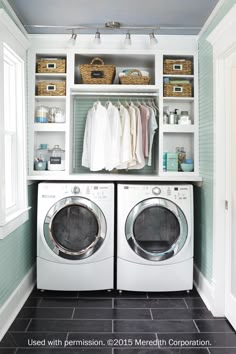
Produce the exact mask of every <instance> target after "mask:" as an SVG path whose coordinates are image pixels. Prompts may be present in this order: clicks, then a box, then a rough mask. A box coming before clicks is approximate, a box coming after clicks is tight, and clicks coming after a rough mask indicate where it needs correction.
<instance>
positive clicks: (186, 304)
mask: <svg viewBox="0 0 236 354" xmlns="http://www.w3.org/2000/svg"><path fill="white" fill-rule="evenodd" d="M183 300H184V303H185V306H186V307H187V309H189V307H188V303H187V301H186V300H185V298H183Z"/></svg>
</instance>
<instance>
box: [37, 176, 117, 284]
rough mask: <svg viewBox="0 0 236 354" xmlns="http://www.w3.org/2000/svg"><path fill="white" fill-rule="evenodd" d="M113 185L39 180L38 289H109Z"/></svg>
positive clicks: (112, 253)
mask: <svg viewBox="0 0 236 354" xmlns="http://www.w3.org/2000/svg"><path fill="white" fill-rule="evenodd" d="M113 271H114V185H113V184H111V183H104V184H102V183H101V184H100V183H96V184H93V183H40V184H39V188H38V226H37V287H38V288H39V289H47V290H100V289H112V288H113V287H114V280H113V279H114V275H113V274H114V272H113Z"/></svg>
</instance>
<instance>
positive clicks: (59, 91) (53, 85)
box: [36, 80, 66, 96]
mask: <svg viewBox="0 0 236 354" xmlns="http://www.w3.org/2000/svg"><path fill="white" fill-rule="evenodd" d="M36 95H38V96H65V95H66V81H65V80H55V81H51V80H45V81H38V83H37V86H36Z"/></svg>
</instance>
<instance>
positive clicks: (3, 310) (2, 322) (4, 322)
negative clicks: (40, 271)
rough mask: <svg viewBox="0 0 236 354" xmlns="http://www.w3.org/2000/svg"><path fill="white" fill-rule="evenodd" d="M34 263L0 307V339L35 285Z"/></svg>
mask: <svg viewBox="0 0 236 354" xmlns="http://www.w3.org/2000/svg"><path fill="white" fill-rule="evenodd" d="M35 269H36V267H35V265H34V266H33V267H32V268H31V269H30V270H29V271H28V273H27V274H26V276H25V277H24V278H23V280H22V281H21V283H20V284H19V285H18V287H17V288H16V289H15V290H14V291H13V293H12V294H11V296H10V297H9V298H8V300H7V301H6V302H5V303H4V304H3V306H2V307H0V341H1V340H2V338H3V337H4V335H5V334H6V332H7V331H8V329H9V327H10V326H11V324H12V322H13V321H14V319H15V318H16V316H17V314H18V313H19V311H20V310H21V308H22V306H23V305H24V303H25V301H26V300H27V298H28V296H29V295H30V293H31V291H32V290H33V288H34V285H35V279H36V276H35V273H36V271H35Z"/></svg>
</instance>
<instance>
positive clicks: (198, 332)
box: [193, 320, 201, 333]
mask: <svg viewBox="0 0 236 354" xmlns="http://www.w3.org/2000/svg"><path fill="white" fill-rule="evenodd" d="M193 323H194V325H195V327H196V328H197V331H198V333H201V332H200V329H199V328H198V326H197V324H196V322H195V320H193Z"/></svg>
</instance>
